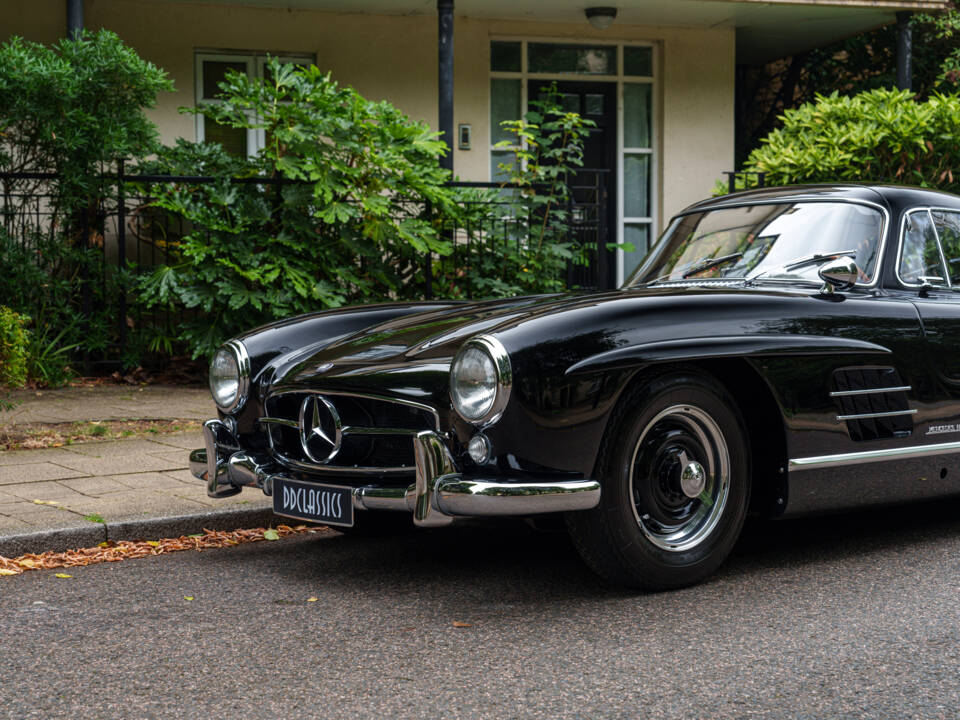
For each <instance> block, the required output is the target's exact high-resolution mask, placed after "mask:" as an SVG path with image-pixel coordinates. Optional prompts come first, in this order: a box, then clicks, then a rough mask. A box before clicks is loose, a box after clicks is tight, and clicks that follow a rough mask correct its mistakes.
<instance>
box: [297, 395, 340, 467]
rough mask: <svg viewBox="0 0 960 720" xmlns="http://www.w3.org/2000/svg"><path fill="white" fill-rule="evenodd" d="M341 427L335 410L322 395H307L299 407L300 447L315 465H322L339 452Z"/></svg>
mask: <svg viewBox="0 0 960 720" xmlns="http://www.w3.org/2000/svg"><path fill="white" fill-rule="evenodd" d="M342 441H343V426H342V425H341V423H340V415H338V414H337V409H336V408H335V407H334V406H333V403H331V402H330V401H329V400H327V399H326V398H325V397H323V395H308V396H307V397H305V398H304V399H303V403H302V404H301V405H300V445H302V446H303V452H304V453H306V456H307V457H308V458H310V459H311V460H313V462H315V463H319V464H321V465H324V464H326V463H328V462H330V461H331V460H333V458H334V457H336V455H337V453H338V452H339V451H340V443H341V442H342Z"/></svg>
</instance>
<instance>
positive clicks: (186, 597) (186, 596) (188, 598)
mask: <svg viewBox="0 0 960 720" xmlns="http://www.w3.org/2000/svg"><path fill="white" fill-rule="evenodd" d="M183 599H184V600H187V601H188V602H189V601H190V600H193V595H184V596H183Z"/></svg>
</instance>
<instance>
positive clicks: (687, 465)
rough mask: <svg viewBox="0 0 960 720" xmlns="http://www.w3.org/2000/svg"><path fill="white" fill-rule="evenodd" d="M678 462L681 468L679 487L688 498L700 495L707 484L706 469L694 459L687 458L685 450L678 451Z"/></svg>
mask: <svg viewBox="0 0 960 720" xmlns="http://www.w3.org/2000/svg"><path fill="white" fill-rule="evenodd" d="M680 462H681V463H682V464H683V470H681V471H680V489H681V490H683V494H684V495H686V496H687V497H688V498H697V497H700V493H702V492H703V490H704V488H705V487H706V486H707V471H706V470H704V469H703V465H701V464H700V463H698V462H697V461H696V460H690V459H688V458H687V454H686V453H685V452H681V453H680Z"/></svg>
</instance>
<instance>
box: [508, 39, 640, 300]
mask: <svg viewBox="0 0 960 720" xmlns="http://www.w3.org/2000/svg"><path fill="white" fill-rule="evenodd" d="M657 63H658V58H657V53H656V48H655V45H654V44H653V43H650V42H632V41H623V40H615V41H601V40H593V39H590V40H579V41H577V40H570V39H551V38H533V37H530V38H511V37H494V38H491V41H490V146H491V151H490V179H491V181H495V182H496V181H502V180H503V179H504V177H503V173H502V172H501V171H500V170H499V169H498V166H499V164H500V163H503V162H509V161H511V160H512V159H513V153H512V152H511V151H510V150H506V149H496V150H495V149H493V145H495V144H496V143H497V142H500V141H501V140H510V139H512V138H511V136H510V135H509V134H508V133H505V132H504V131H503V130H502V128H501V127H500V123H501V122H502V121H504V120H516V119H517V118H519V117H521V115H522V114H523V112H524V111H525V110H526V108H527V102H528V99H529V98H528V94H529V85H530V81H531V80H543V81H544V82H545V83H549V82H551V81H557V82H571V81H575V82H577V83H589V82H596V83H598V84H599V83H609V84H611V85H612V84H615V85H616V99H617V108H616V136H617V150H616V172H615V174H614V175H613V178H612V182H611V187H609V188H608V191H609V192H610V194H611V195H613V196H614V197H615V198H616V203H617V207H616V216H617V223H616V237H615V238H611V239H615V240H616V242H620V243H623V242H628V243H630V244H631V245H633V247H634V250H633V251H631V252H625V251H623V250H620V251H618V252H617V282H618V283H620V282H622V281H623V278H624V277H626V276H628V275H629V274H630V273H631V272H632V271H633V269H634V268H635V267H636V266H637V265H638V264H639V263H640V260H642V259H643V257H644V255H646V253H647V250H648V249H649V248H650V246H651V245H652V243H653V242H654V241H655V240H656V237H655V231H656V218H657V208H658V207H659V198H658V189H657V180H658V177H659V165H658V163H659V153H658V151H657V147H658V134H657V128H656V126H655V123H656V118H657V107H656V103H657V92H656V77H657V76H658V70H657ZM591 97H594V98H597V99H598V102H599V100H602V97H601V96H600V95H596V96H587V101H588V102H589V99H590V98H591ZM589 115H590V110H589V108H587V116H588V117H589Z"/></svg>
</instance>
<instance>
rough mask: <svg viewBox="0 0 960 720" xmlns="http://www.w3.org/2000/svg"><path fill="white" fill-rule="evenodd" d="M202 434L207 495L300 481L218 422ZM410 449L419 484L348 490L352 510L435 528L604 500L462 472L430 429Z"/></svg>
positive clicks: (196, 464)
mask: <svg viewBox="0 0 960 720" xmlns="http://www.w3.org/2000/svg"><path fill="white" fill-rule="evenodd" d="M203 437H204V444H205V447H204V448H201V449H198V450H194V451H193V452H191V453H190V471H191V473H192V474H193V475H194V477H196V478H199V479H200V480H204V481H205V482H206V483H207V495H209V496H210V497H214V498H223V497H229V496H230V495H235V494H236V493H238V492H240V490H241V488H243V487H256V488H260V489H261V490H262V491H263V493H264V494H265V495H268V496H270V495H273V488H274V484H275V483H276V482H277V480H280V481H283V482H297V483H301V484H302V483H303V480H302V479H301V478H293V477H292V476H290V475H287V474H286V473H285V471H284V468H283V467H282V466H280V465H279V464H277V463H276V462H275V461H274V460H273V459H272V458H271V457H269V456H267V455H256V454H253V453H248V452H246V451H244V450H242V449H241V448H240V444H239V442H238V441H237V439H236V437H235V435H234V434H233V432H231V430H230V428H229V427H228V426H227V425H226V424H225V423H223V422H221V421H220V420H208V421H207V422H206V423H204V426H203ZM413 449H414V456H415V458H416V480H415V482H414V483H413V484H412V485H410V486H409V487H406V488H404V487H387V486H379V485H364V486H360V487H351V488H350V492H351V497H352V501H353V509H355V510H394V511H400V512H409V513H412V514H413V522H414V524H415V525H419V526H421V527H436V526H441V525H447V524H449V523H450V522H452V521H453V519H454V518H455V517H496V516H509V515H513V516H526V515H539V514H543V513H557V512H568V511H573V510H589V509H590V508H593V507H595V506H596V505H597V503H599V502H600V483H598V482H597V481H596V480H554V479H546V478H545V479H543V481H531V478H529V477H528V476H524V477H516V478H513V477H504V476H496V477H482V476H473V475H464V474H463V473H461V472H460V471H459V469H458V467H457V464H456V462H455V461H454V459H453V457H452V456H451V454H450V451H449V450H448V449H447V446H446V444H445V443H444V442H443V438H442V437H441V436H440V434H438V433H436V432H434V431H431V430H424V431H423V432H420V433H418V434H417V435H415V436H414V437H413ZM534 480H536V479H534ZM318 482H320V481H318ZM323 484H324V485H330V484H335V483H327V482H326V481H323Z"/></svg>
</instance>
